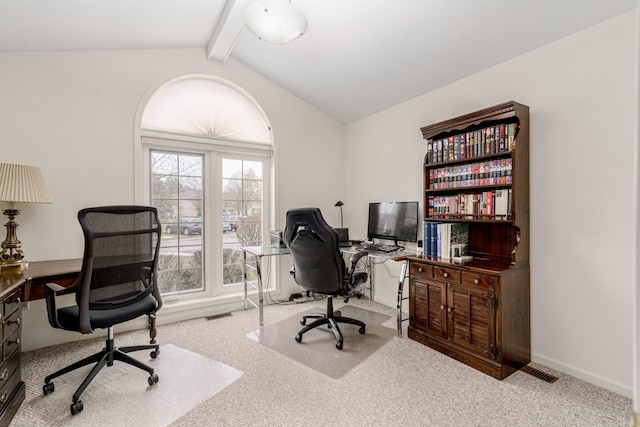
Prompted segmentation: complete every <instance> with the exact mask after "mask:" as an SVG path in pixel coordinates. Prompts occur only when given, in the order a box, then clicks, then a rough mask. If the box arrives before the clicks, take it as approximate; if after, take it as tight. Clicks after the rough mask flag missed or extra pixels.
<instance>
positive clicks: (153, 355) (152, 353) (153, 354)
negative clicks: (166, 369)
mask: <svg viewBox="0 0 640 427" xmlns="http://www.w3.org/2000/svg"><path fill="white" fill-rule="evenodd" d="M159 354H160V349H157V350H153V351H152V352H151V358H152V359H155V358H156V357H158V355H159Z"/></svg>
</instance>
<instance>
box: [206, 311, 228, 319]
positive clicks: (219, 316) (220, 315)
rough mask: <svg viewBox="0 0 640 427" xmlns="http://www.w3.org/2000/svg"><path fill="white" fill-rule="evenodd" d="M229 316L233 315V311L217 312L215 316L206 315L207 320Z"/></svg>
mask: <svg viewBox="0 0 640 427" xmlns="http://www.w3.org/2000/svg"><path fill="white" fill-rule="evenodd" d="M229 316H231V313H224V314H217V315H215V316H207V317H205V320H216V319H221V318H223V317H229Z"/></svg>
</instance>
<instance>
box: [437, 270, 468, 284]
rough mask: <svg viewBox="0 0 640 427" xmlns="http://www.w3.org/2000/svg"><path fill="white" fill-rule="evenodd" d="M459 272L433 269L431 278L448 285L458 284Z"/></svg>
mask: <svg viewBox="0 0 640 427" xmlns="http://www.w3.org/2000/svg"><path fill="white" fill-rule="evenodd" d="M460 273H461V271H460V270H456V269H455V268H447V267H439V266H436V267H433V277H434V278H436V279H440V280H446V281H447V282H450V283H460Z"/></svg>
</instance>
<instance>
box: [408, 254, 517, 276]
mask: <svg viewBox="0 0 640 427" xmlns="http://www.w3.org/2000/svg"><path fill="white" fill-rule="evenodd" d="M407 259H408V260H409V261H411V262H420V263H426V264H430V265H435V266H442V267H454V268H458V269H461V270H469V271H475V272H482V273H490V274H499V273H500V272H502V271H505V270H512V269H515V268H518V266H517V265H511V264H510V263H509V262H507V261H500V260H490V259H484V258H483V259H479V258H476V259H472V260H470V261H464V262H457V261H447V260H444V259H441V258H436V257H430V256H425V255H415V256H409V257H407Z"/></svg>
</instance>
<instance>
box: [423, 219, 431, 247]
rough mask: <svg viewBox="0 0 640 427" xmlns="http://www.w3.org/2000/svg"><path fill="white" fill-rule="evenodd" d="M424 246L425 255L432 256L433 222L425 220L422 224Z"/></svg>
mask: <svg viewBox="0 0 640 427" xmlns="http://www.w3.org/2000/svg"><path fill="white" fill-rule="evenodd" d="M422 231H423V234H422V247H423V249H424V254H425V256H431V223H430V222H429V221H424V222H423V226H422Z"/></svg>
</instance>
